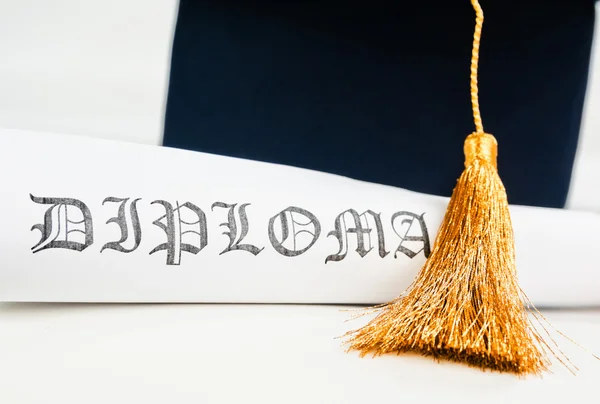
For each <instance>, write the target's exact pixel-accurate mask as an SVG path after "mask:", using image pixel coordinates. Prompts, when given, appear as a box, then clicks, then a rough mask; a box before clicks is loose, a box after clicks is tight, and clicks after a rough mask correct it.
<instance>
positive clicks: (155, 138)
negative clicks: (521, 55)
mask: <svg viewBox="0 0 600 404" xmlns="http://www.w3.org/2000/svg"><path fill="white" fill-rule="evenodd" d="M177 5H178V3H177V1H175V0H86V1H78V0H51V1H43V0H19V1H9V0H0V61H1V62H0V127H5V128H17V129H31V130H40V131H48V132H60V133H68V134H79V135H89V136H96V137H105V138H111V139H118V140H125V141H132V142H138V143H147V144H161V142H162V128H163V119H164V109H165V100H166V90H167V87H168V75H169V74H168V73H169V60H170V53H171V43H172V38H173V33H174V28H175V19H176V15H177ZM599 7H600V6H599ZM599 24H600V23H599ZM597 31H598V29H597ZM598 42H599V41H596V43H595V50H594V61H593V63H592V71H591V77H590V84H589V91H588V96H587V100H586V101H587V103H586V111H587V113H586V114H585V117H584V120H583V125H582V132H581V145H580V148H579V152H578V156H577V164H576V167H575V176H574V178H573V181H572V188H571V192H570V196H569V203H568V207H570V208H573V209H585V210H596V211H600V176H596V173H600V113H595V112H594V111H600V60H599V59H600V50H599V49H600V44H599V43H598Z"/></svg>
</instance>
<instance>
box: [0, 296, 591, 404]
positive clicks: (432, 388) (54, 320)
mask: <svg viewBox="0 0 600 404" xmlns="http://www.w3.org/2000/svg"><path fill="white" fill-rule="evenodd" d="M342 310H343V308H342V307H334V306H330V307H327V306H269V305H96V304H94V305H86V304H76V305H69V304H8V303H6V304H2V305H0V347H2V348H1V349H0V403H7V404H18V403H61V404H68V403H78V404H79V403H87V404H91V403H103V404H104V403H144V404H151V403H282V404H283V403H348V404H351V403H373V404H377V403H388V402H403V403H417V402H419V403H423V402H425V403H429V402H444V403H463V404H466V403H508V402H510V403H518V402H524V403H525V402H526V403H547V402H552V403H554V402H557V403H558V402H563V403H565V402H569V403H599V402H600V390H599V389H598V384H599V382H600V361H598V360H595V359H593V358H592V357H591V356H590V354H589V353H586V352H584V351H583V350H581V349H580V348H578V347H576V346H574V345H572V344H571V343H569V342H568V341H565V340H560V339H559V340H558V341H559V343H560V344H561V347H562V348H563V349H564V351H565V352H566V353H567V354H568V355H569V357H570V358H571V359H572V360H573V361H574V362H575V363H576V364H577V365H578V366H579V369H580V370H579V373H577V375H576V376H573V375H571V374H570V373H568V371H567V370H566V369H565V368H563V367H561V365H556V366H554V367H553V368H552V371H553V373H552V374H547V375H545V376H544V377H543V378H528V379H518V378H516V377H514V376H511V375H506V374H497V373H490V372H487V373H484V372H481V371H479V370H476V369H472V368H468V367H466V366H461V365H456V364H445V363H443V364H438V363H435V362H432V361H431V360H430V359H427V358H422V357H419V356H395V355H391V356H385V357H379V358H375V359H373V358H371V357H366V358H359V357H358V355H357V354H356V353H346V352H345V349H344V347H343V346H341V341H340V340H339V339H336V337H337V336H340V335H342V334H343V333H344V332H345V331H346V330H348V329H349V328H353V327H355V326H357V325H359V324H361V323H362V322H364V321H366V318H365V319H360V320H354V321H352V322H350V323H345V322H344V321H345V320H346V319H348V318H349V316H350V313H348V312H344V311H342ZM545 314H546V315H547V317H548V319H549V320H550V321H551V322H552V323H553V325H555V326H556V327H557V328H558V329H560V330H561V331H563V332H565V333H566V334H567V335H568V336H570V337H571V338H573V339H575V340H576V341H577V342H578V343H580V344H582V345H584V346H586V347H587V348H588V349H590V350H591V351H594V352H596V353H597V352H600V310H587V311H579V312H549V313H545Z"/></svg>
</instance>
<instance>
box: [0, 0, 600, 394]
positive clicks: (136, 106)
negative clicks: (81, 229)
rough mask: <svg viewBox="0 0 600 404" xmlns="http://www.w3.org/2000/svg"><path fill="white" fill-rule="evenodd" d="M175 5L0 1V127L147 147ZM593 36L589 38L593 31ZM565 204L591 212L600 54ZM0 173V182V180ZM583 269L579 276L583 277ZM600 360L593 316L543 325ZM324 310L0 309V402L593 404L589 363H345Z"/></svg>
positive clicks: (599, 322)
mask: <svg viewBox="0 0 600 404" xmlns="http://www.w3.org/2000/svg"><path fill="white" fill-rule="evenodd" d="M176 7H177V3H176V1H175V0H85V1H81V0H46V1H44V0H18V1H9V0H0V126H1V127H7V128H20V129H32V130H41V131H50V132H62V133H69V134H79V135H84V136H96V137H106V138H112V139H119V140H125V141H132V142H137V143H147V144H160V142H161V131H162V124H163V116H164V107H165V95H166V88H167V85H168V68H169V54H170V50H171V48H170V47H171V42H172V35H173V28H174V22H175V17H176V12H177V10H176ZM599 30H600V29H599ZM595 48H596V50H595V52H594V53H595V60H594V62H593V70H592V77H591V81H590V87H589V92H588V98H587V104H586V111H587V113H586V115H585V117H584V122H583V127H582V138H581V147H580V150H579V153H578V161H577V167H576V175H575V178H574V181H573V187H572V190H571V195H570V201H569V207H571V208H574V209H587V210H597V211H600V180H599V179H598V177H596V178H594V176H595V175H597V174H598V173H600V114H597V113H595V112H594V111H600V60H599V59H600V50H599V49H600V45H599V44H598V43H596V45H595ZM0 175H7V173H3V174H0ZM597 262H598V260H597V257H592V258H591V260H590V265H596V264H597ZM548 317H549V318H550V320H551V321H553V322H554V324H555V325H556V326H557V327H558V328H560V329H561V330H562V331H564V332H566V333H567V334H568V335H569V336H570V337H573V338H574V339H575V340H577V341H578V342H580V343H582V344H583V345H585V346H587V347H589V348H591V349H592V350H594V351H595V352H596V353H598V352H600V313H598V312H597V311H593V310H592V311H589V312H579V313H549V314H548ZM346 318H347V313H340V312H339V309H338V308H336V307H312V306H291V307H290V306H220V305H208V306H171V305H165V306H152V305H151V306H138V305H108V306H105V305H47V304H40V305H36V304H5V305H2V306H0V402H1V403H7V404H18V403H44V404H45V403H60V404H66V403H78V404H79V403H86V404H87V403H103V404H104V403H108V402H110V403H138V402H139V403H170V402H172V403H186V402H190V403H220V402H228V403H238V402H256V403H259V402H260V403H296V402H298V403H301V402H302V403H352V402H356V403H366V402H372V403H380V402H381V403H383V402H409V403H412V402H415V403H416V402H440V401H441V400H443V401H444V402H447V403H504V402H513V403H517V402H526V403H533V402H548V403H550V402H566V401H567V400H568V401H569V402H578V403H579V402H581V403H597V402H598V391H597V381H598V380H600V362H598V361H594V360H591V359H590V357H589V355H587V354H584V353H582V352H581V351H580V350H578V349H577V348H574V347H573V346H572V345H570V344H569V343H566V342H564V341H562V340H561V344H562V346H564V347H565V348H566V350H567V353H568V354H570V356H571V357H572V358H573V359H574V360H575V361H576V363H577V364H578V365H580V367H581V372H580V373H579V375H578V376H577V377H572V376H570V375H568V374H567V373H566V372H565V371H564V369H562V368H560V367H556V368H555V369H554V371H555V372H556V373H555V374H553V375H548V376H546V378H545V379H544V380H536V379H533V380H527V381H522V380H517V379H515V378H513V377H510V376H498V375H496V374H489V373H486V374H484V373H480V372H478V371H474V370H471V369H466V368H464V367H461V366H455V365H435V364H432V363H430V362H429V361H427V360H422V359H420V358H413V357H401V358H396V357H385V358H379V359H377V360H370V359H368V358H365V359H362V360H361V359H358V358H357V357H356V355H354V354H346V353H344V352H343V349H342V348H341V347H340V345H339V342H340V341H338V340H334V338H335V337H337V336H339V335H341V334H342V333H343V332H345V331H346V330H347V329H349V328H350V327H354V326H355V324H343V323H342V322H343V321H344V320H345V319H346Z"/></svg>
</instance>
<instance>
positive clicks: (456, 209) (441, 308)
mask: <svg viewBox="0 0 600 404" xmlns="http://www.w3.org/2000/svg"><path fill="white" fill-rule="evenodd" d="M471 3H472V5H473V7H474V9H475V12H476V25H475V34H474V37H473V53H472V59H471V99H472V105H473V116H474V120H475V128H476V131H475V132H474V133H472V134H471V135H469V136H468V137H467V138H466V141H465V144H464V153H465V170H464V171H463V173H462V175H461V176H460V178H459V180H458V182H457V184H456V187H455V189H454V191H453V194H452V197H451V199H450V202H449V206H448V209H447V211H446V214H445V217H444V219H443V221H442V223H441V226H440V229H439V231H438V235H437V237H436V240H435V243H434V246H433V249H432V252H431V254H430V256H429V258H428V259H427V261H426V263H425V265H424V267H423V268H422V269H421V271H420V273H419V274H418V276H417V277H416V279H415V280H414V282H413V283H412V285H411V286H410V287H409V288H408V290H407V292H406V293H405V294H403V295H402V296H400V297H398V298H397V299H395V300H393V301H392V302H389V303H387V304H384V305H381V306H377V307H375V308H374V311H375V312H378V315H377V316H376V317H375V318H374V319H373V320H371V321H370V322H369V323H368V324H367V325H366V326H364V327H362V328H360V329H358V330H354V331H351V332H349V333H347V334H346V336H348V337H350V338H349V341H348V343H349V345H350V348H349V349H350V350H358V351H360V352H361V356H364V355H366V354H367V353H369V352H374V354H375V355H381V354H385V353H403V352H415V353H419V354H423V355H426V356H432V357H434V358H436V359H446V360H451V361H456V362H462V363H466V364H469V365H471V366H475V367H478V368H481V369H492V370H497V371H504V372H512V373H516V374H520V375H524V374H539V373H541V372H542V371H544V370H546V369H547V367H548V365H549V361H548V358H547V355H546V349H545V348H550V347H549V345H548V344H546V343H545V342H544V340H543V339H542V337H541V335H540V334H539V333H538V332H537V330H536V329H535V327H533V324H532V322H531V321H530V320H529V317H528V312H527V309H526V305H527V304H528V303H529V301H528V300H527V298H526V297H525V295H524V294H523V293H522V291H521V289H520V287H519V285H518V282H517V274H516V269H515V251H514V239H513V229H512V224H511V219H510V213H509V206H508V201H507V196H506V191H505V188H504V185H503V184H502V181H501V180H500V177H499V176H498V172H497V168H496V154H497V142H496V139H495V138H494V136H492V135H490V134H487V133H485V132H484V130H483V125H482V121H481V116H480V112H479V103H478V96H477V93H478V89H477V66H478V61H479V43H480V39H481V28H482V25H483V11H482V9H481V6H480V5H479V2H478V1H476V0H472V1H471ZM536 318H537V317H536ZM550 351H552V350H551V349H550ZM555 355H556V354H555ZM561 362H562V361H561ZM563 363H564V362H563Z"/></svg>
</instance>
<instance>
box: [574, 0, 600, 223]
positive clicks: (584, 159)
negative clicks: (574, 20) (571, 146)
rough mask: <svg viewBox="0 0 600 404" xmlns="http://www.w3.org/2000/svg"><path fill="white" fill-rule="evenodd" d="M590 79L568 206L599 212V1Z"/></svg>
mask: <svg viewBox="0 0 600 404" xmlns="http://www.w3.org/2000/svg"><path fill="white" fill-rule="evenodd" d="M589 80H590V81H589V83H588V92H587V97H586V105H585V111H584V117H583V122H582V126H581V138H580V141H579V147H578V151H577V160H576V162H575V168H574V174H573V179H572V181H571V191H570V193H569V200H568V202H567V207H568V208H571V209H582V210H594V211H598V212H600V3H596V27H595V34H594V49H593V54H592V63H591V66H590V77H589Z"/></svg>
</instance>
